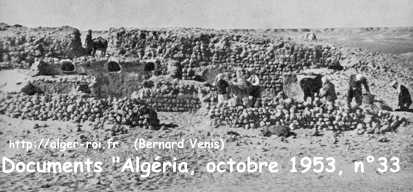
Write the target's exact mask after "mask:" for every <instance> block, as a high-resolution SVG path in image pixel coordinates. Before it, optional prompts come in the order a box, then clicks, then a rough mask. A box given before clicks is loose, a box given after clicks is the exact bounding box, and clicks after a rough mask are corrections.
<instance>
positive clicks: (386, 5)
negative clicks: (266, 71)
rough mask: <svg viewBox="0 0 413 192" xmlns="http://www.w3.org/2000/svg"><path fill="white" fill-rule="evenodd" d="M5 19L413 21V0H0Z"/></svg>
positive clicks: (109, 23)
mask: <svg viewBox="0 0 413 192" xmlns="http://www.w3.org/2000/svg"><path fill="white" fill-rule="evenodd" d="M0 22H6V23H9V24H16V23H18V24H22V25H26V26H31V27H37V26H62V25H71V26H74V27H78V28H81V29H89V28H92V29H107V28H109V27H120V26H124V27H175V26H176V27H203V28H301V27H307V28H310V27H311V28H324V27H371V26H372V27H377V26H413V0H301V1H298V0H0Z"/></svg>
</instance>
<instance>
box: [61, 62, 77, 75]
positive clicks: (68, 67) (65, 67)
mask: <svg viewBox="0 0 413 192" xmlns="http://www.w3.org/2000/svg"><path fill="white" fill-rule="evenodd" d="M60 69H61V70H62V71H63V72H64V73H72V72H74V71H75V65H73V63H72V62H70V61H62V66H61V67H60Z"/></svg>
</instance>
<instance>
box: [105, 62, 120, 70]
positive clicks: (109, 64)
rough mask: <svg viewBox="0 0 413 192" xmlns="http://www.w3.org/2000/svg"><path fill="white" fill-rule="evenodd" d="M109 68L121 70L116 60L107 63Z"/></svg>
mask: <svg viewBox="0 0 413 192" xmlns="http://www.w3.org/2000/svg"><path fill="white" fill-rule="evenodd" d="M107 68H108V71H109V72H119V71H120V65H119V63H117V62H114V61H109V63H108V64H107Z"/></svg>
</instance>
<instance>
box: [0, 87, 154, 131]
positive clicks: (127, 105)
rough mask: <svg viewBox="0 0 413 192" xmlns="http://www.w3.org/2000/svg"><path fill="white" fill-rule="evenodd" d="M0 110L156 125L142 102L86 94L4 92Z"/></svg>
mask: <svg viewBox="0 0 413 192" xmlns="http://www.w3.org/2000/svg"><path fill="white" fill-rule="evenodd" d="M0 113H1V114H6V115H8V116H10V117H13V118H22V119H30V120H41V121H46V120H61V121H74V122H85V121H89V122H96V123H104V122H108V123H116V124H121V125H130V126H142V127H152V128H155V127H157V126H158V124H159V120H158V118H157V114H156V112H155V111H154V110H153V109H151V108H150V107H148V106H147V105H145V104H144V103H142V102H139V101H137V100H134V99H128V98H123V99H116V98H111V97H108V98H104V99H98V98H94V97H89V96H87V95H60V94H59V95H37V94H36V95H33V96H28V95H22V94H19V95H8V96H7V97H6V98H4V99H3V100H2V102H1V104H0Z"/></svg>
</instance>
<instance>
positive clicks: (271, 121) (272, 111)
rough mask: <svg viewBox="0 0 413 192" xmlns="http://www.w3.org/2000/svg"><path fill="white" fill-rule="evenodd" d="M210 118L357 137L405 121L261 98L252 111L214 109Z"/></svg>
mask: <svg viewBox="0 0 413 192" xmlns="http://www.w3.org/2000/svg"><path fill="white" fill-rule="evenodd" d="M209 117H210V118H211V119H212V120H213V121H214V123H215V124H216V125H228V126H231V127H240V128H246V129H253V128H258V127H268V126H276V127H282V126H286V127H289V128H290V130H294V129H298V128H304V129H314V130H316V131H321V130H332V131H338V132H341V131H347V130H357V131H358V132H359V133H384V132H388V131H394V130H395V129H396V128H397V127H399V126H400V125H401V124H403V123H406V122H407V121H406V119H404V118H402V117H399V116H396V115H393V114H391V113H389V112H387V111H383V110H381V109H379V108H376V107H374V106H373V105H371V106H366V107H365V108H364V109H361V108H357V109H347V108H344V107H340V106H334V105H328V104H323V103H322V102H321V100H320V99H317V98H316V99H314V100H313V101H306V102H296V101H294V100H293V99H291V98H282V97H277V98H263V99H262V100H261V103H259V102H258V103H256V104H255V106H254V107H245V106H242V105H240V106H221V107H218V106H214V107H212V108H211V110H210V113H209Z"/></svg>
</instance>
